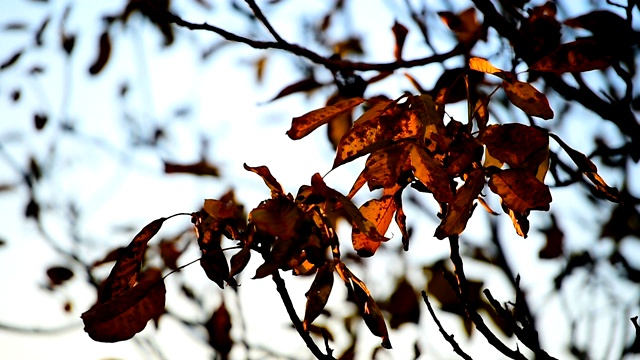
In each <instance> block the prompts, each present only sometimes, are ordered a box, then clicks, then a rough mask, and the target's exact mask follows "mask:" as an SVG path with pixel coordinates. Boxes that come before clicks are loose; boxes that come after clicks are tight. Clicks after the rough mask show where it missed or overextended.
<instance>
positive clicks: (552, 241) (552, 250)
mask: <svg viewBox="0 0 640 360" xmlns="http://www.w3.org/2000/svg"><path fill="white" fill-rule="evenodd" d="M540 232H542V233H543V234H544V235H545V237H546V242H545V245H544V247H543V248H542V249H540V252H539V253H538V257H539V258H540V259H555V258H558V257H560V256H562V255H563V254H564V233H563V232H562V230H561V229H560V228H559V227H558V223H557V221H556V217H555V216H554V215H553V214H551V224H550V225H549V227H546V228H543V229H540Z"/></svg>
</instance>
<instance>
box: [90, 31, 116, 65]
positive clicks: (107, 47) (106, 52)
mask: <svg viewBox="0 0 640 360" xmlns="http://www.w3.org/2000/svg"><path fill="white" fill-rule="evenodd" d="M110 56H111V38H110V37H109V32H108V31H105V32H103V33H102V35H100V42H99V46H98V56H97V57H96V59H95V60H94V61H93V63H92V64H91V66H90V67H89V73H90V74H91V75H97V74H98V73H99V72H100V71H102V69H104V67H105V65H107V62H108V61H109V57H110Z"/></svg>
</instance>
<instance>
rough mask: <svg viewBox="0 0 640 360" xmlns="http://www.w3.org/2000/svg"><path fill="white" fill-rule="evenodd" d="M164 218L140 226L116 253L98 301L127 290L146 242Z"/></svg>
mask: <svg viewBox="0 0 640 360" xmlns="http://www.w3.org/2000/svg"><path fill="white" fill-rule="evenodd" d="M165 220H166V218H159V219H156V220H154V221H152V222H150V223H149V224H148V225H147V226H145V227H144V228H142V230H140V232H139V233H138V234H136V236H135V237H134V238H133V240H132V241H131V243H129V245H128V246H127V247H126V248H125V249H124V250H122V251H120V252H119V254H118V260H117V261H116V264H115V265H114V266H113V269H111V273H109V277H107V279H106V280H105V281H104V283H103V284H102V288H101V289H102V290H101V292H100V295H99V300H98V303H100V304H102V303H105V302H107V301H109V300H111V299H113V298H115V297H117V296H119V295H120V294H122V293H123V292H125V291H127V290H129V289H130V288H131V287H132V286H133V285H134V284H135V283H136V281H137V278H138V274H139V273H140V267H141V265H142V259H143V257H144V254H145V252H146V250H147V243H148V242H149V240H151V238H152V237H153V236H154V235H155V234H157V233H158V231H159V230H160V228H161V227H162V224H163V223H164V221H165Z"/></svg>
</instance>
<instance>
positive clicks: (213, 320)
mask: <svg viewBox="0 0 640 360" xmlns="http://www.w3.org/2000/svg"><path fill="white" fill-rule="evenodd" d="M204 327H205V329H207V334H208V335H209V345H211V347H212V348H213V349H214V350H216V351H217V352H218V354H219V355H220V357H221V358H222V359H227V358H228V357H229V353H230V352H231V348H232V347H233V340H232V339H231V315H229V311H228V310H227V307H226V306H225V304H224V301H223V302H221V303H220V306H219V307H218V308H217V309H216V310H215V311H214V312H213V314H211V317H210V318H209V320H208V321H207V322H206V323H205V324H204Z"/></svg>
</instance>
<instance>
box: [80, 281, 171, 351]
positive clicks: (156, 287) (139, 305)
mask: <svg viewBox="0 0 640 360" xmlns="http://www.w3.org/2000/svg"><path fill="white" fill-rule="evenodd" d="M165 292H166V289H165V285H164V279H163V278H162V273H161V272H160V270H159V269H155V268H152V269H149V270H147V271H145V272H144V273H142V274H141V276H140V279H139V281H138V283H137V285H135V286H133V287H132V288H130V289H127V290H126V291H124V292H122V293H119V294H118V295H117V296H115V297H113V298H111V299H109V300H108V301H106V302H104V303H98V304H97V305H95V306H93V307H92V308H91V309H89V310H88V311H86V312H85V313H83V314H82V321H83V322H84V331H86V332H87V334H89V337H91V338H92V339H93V340H95V341H99V342H118V341H123V340H128V339H131V338H132V337H133V336H134V335H135V334H137V333H139V332H140V331H142V330H143V329H144V328H145V327H146V326H147V322H148V321H149V320H151V319H158V318H159V317H160V315H162V314H163V313H164V304H165Z"/></svg>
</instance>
